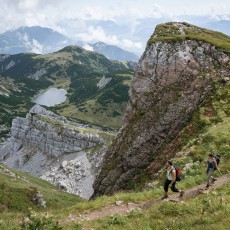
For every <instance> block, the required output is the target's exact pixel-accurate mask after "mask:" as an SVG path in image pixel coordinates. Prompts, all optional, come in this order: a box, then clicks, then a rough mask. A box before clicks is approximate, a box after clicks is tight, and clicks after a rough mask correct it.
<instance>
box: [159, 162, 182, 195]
mask: <svg viewBox="0 0 230 230" xmlns="http://www.w3.org/2000/svg"><path fill="white" fill-rule="evenodd" d="M169 188H171V190H172V191H173V192H180V197H181V196H182V195H183V191H182V190H179V189H178V188H176V170H175V168H174V167H173V163H172V161H168V162H167V177H166V180H165V183H164V191H165V194H164V196H163V197H162V198H161V199H166V198H168V189H169Z"/></svg>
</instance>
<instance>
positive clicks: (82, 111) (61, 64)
mask: <svg viewBox="0 0 230 230" xmlns="http://www.w3.org/2000/svg"><path fill="white" fill-rule="evenodd" d="M0 69H1V74H2V76H1V77H0V78H1V79H3V78H4V79H7V80H4V81H5V83H3V80H1V82H2V83H3V84H4V85H3V86H2V87H1V91H0V92H2V93H1V94H0V99H1V100H0V103H1V108H2V109H1V114H2V119H1V121H0V124H4V125H7V126H9V125H10V124H11V120H12V117H15V116H17V115H20V116H21V115H24V114H25V113H26V112H27V111H28V110H29V108H31V107H32V105H33V103H32V102H31V101H32V99H33V98H34V97H35V96H36V95H38V94H39V93H40V92H44V91H46V90H47V89H48V87H51V86H53V87H57V88H64V89H65V90H67V91H68V94H67V100H66V102H65V103H62V104H61V105H60V106H56V107H54V108H52V109H53V110H54V111H55V112H57V113H59V114H61V115H65V116H68V117H70V118H76V119H80V120H83V121H88V122H92V123H96V124H99V125H104V124H105V122H104V120H107V122H106V124H107V126H108V127H115V128H118V127H119V126H120V123H121V122H120V121H121V117H122V114H123V112H124V109H125V107H126V104H127V101H128V88H129V84H130V80H131V77H132V70H131V69H130V68H129V67H128V65H127V64H126V63H121V62H117V61H110V60H109V59H107V58H106V57H105V56H103V55H101V54H98V53H95V52H90V51H86V50H84V49H82V48H80V47H77V46H69V47H66V48H64V49H62V50H60V51H59V52H56V53H52V54H47V55H36V54H31V53H25V54H17V55H0ZM6 81H8V82H13V84H15V85H16V86H17V90H11V93H10V94H9V93H8V94H9V95H8V94H7V95H6V93H4V92H6V90H9V89H10V88H12V87H13V86H11V84H7V83H6ZM3 87H4V88H3ZM3 91H4V92H3ZM84 103H85V104H84ZM92 104H93V105H94V109H93V108H92V107H91V105H92ZM90 107H91V108H90ZM19 112H22V113H19ZM4 117H5V118H4ZM3 118H4V119H3ZM100 118H102V119H100ZM4 120H5V123H4ZM0 135H1V134H0ZM3 135H5V133H2V136H3Z"/></svg>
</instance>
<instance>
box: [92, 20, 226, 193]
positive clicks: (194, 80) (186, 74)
mask: <svg viewBox="0 0 230 230" xmlns="http://www.w3.org/2000/svg"><path fill="white" fill-rule="evenodd" d="M229 52H230V38H229V37H228V36H226V35H224V34H221V33H218V32H213V31H209V30H205V29H202V28H198V27H195V26H193V25H190V24H187V23H166V24H162V25H159V26H157V27H156V30H155V32H154V34H153V35H152V36H151V38H150V39H149V41H148V44H147V47H146V50H145V52H144V53H143V55H142V57H141V59H140V61H139V63H138V66H137V69H136V71H135V74H134V78H133V80H132V83H131V89H130V101H129V104H128V107H127V110H126V113H125V118H124V123H123V127H122V128H121V130H120V131H119V133H118V135H117V137H116V139H115V141H114V142H113V144H112V146H111V147H110V148H109V150H108V151H107V153H106V155H105V157H104V161H103V165H102V170H101V172H100V174H99V176H98V177H97V179H96V181H95V183H94V189H95V194H94V196H98V195H101V194H111V193H114V192H116V191H118V190H121V189H125V188H127V187H128V186H129V184H130V183H135V180H136V179H137V178H138V177H139V176H140V175H141V174H143V173H146V169H147V167H148V166H150V165H151V171H152V173H153V174H154V173H156V172H157V171H158V170H159V169H160V168H161V167H162V165H163V164H165V162H166V160H167V159H169V158H171V157H173V156H174V155H175V153H176V152H177V151H178V150H179V149H180V147H181V139H180V135H179V134H180V132H181V131H182V129H183V128H185V127H186V126H188V125H189V121H190V120H191V118H192V116H193V115H194V113H195V112H196V111H197V110H198V109H199V108H200V107H201V106H202V105H203V104H204V103H205V102H206V101H208V100H210V99H211V98H212V96H213V95H214V94H215V91H216V88H215V87H216V84H215V82H216V81H221V79H222V81H223V82H225V80H226V81H228V80H229V79H228V76H229V74H230V73H229V56H228V53H229ZM224 79H225V80H224Z"/></svg>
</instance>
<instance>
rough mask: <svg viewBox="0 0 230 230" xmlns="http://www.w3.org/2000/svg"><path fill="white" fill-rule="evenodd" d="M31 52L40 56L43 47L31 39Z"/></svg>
mask: <svg viewBox="0 0 230 230" xmlns="http://www.w3.org/2000/svg"><path fill="white" fill-rule="evenodd" d="M31 51H32V52H33V53H37V54H42V53H43V46H42V45H41V44H40V43H39V42H38V41H37V40H36V39H33V40H32V44H31Z"/></svg>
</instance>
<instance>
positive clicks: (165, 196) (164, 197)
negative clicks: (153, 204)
mask: <svg viewBox="0 0 230 230" xmlns="http://www.w3.org/2000/svg"><path fill="white" fill-rule="evenodd" d="M167 198H169V197H168V195H164V196H162V197H161V200H164V199H167Z"/></svg>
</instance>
